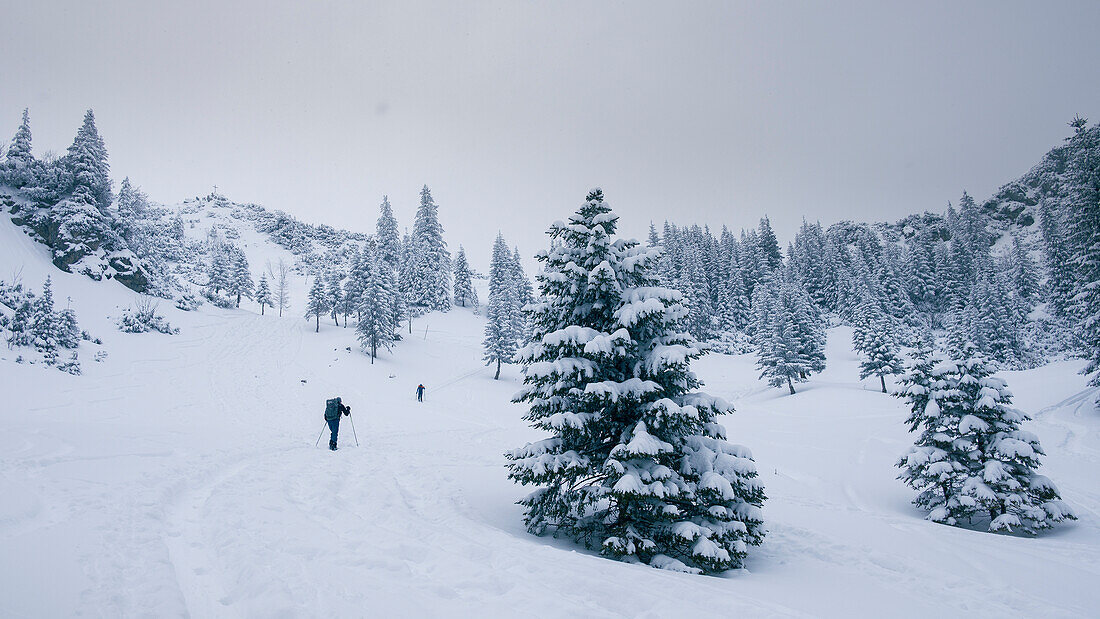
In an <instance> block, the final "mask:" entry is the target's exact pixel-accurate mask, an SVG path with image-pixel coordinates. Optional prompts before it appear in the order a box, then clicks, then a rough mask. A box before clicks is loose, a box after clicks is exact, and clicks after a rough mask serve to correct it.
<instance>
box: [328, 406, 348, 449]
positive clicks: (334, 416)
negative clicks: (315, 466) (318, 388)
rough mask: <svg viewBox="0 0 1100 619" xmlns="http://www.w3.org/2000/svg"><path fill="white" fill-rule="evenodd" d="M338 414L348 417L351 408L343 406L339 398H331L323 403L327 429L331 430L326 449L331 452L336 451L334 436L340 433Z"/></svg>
mask: <svg viewBox="0 0 1100 619" xmlns="http://www.w3.org/2000/svg"><path fill="white" fill-rule="evenodd" d="M340 413H343V414H345V415H350V414H351V407H350V406H344V403H343V402H341V401H340V398H333V399H331V400H328V401H326V402H325V421H326V422H328V429H329V430H332V437H331V438H329V441H328V448H329V449H331V450H332V451H336V434H337V433H338V432H339V431H340Z"/></svg>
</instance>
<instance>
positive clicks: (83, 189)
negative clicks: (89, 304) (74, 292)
mask: <svg viewBox="0 0 1100 619" xmlns="http://www.w3.org/2000/svg"><path fill="white" fill-rule="evenodd" d="M62 161H63V165H64V167H65V169H66V174H67V178H70V179H71V181H70V183H69V186H68V191H67V192H66V193H67V194H68V197H66V198H64V199H62V200H61V201H59V202H57V203H56V204H54V205H53V206H52V207H50V208H49V210H48V211H47V212H46V213H45V216H44V217H43V218H42V219H41V221H42V225H41V229H43V231H45V235H43V236H44V237H45V238H46V241H47V244H48V245H50V246H51V247H53V253H54V264H56V265H57V266H58V267H59V268H61V269H62V270H66V271H67V270H71V267H72V266H73V265H75V264H76V263H78V262H80V260H82V259H83V258H84V257H85V256H88V255H89V254H93V253H95V252H96V251H98V250H99V249H101V248H102V249H106V250H108V251H110V250H114V249H118V248H119V243H118V240H117V239H118V235H117V234H116V233H115V231H114V229H113V228H112V221H111V218H110V215H109V213H108V212H107V207H108V206H109V205H110V203H111V180H110V178H109V177H108V174H109V170H110V166H109V165H108V164H107V148H106V146H104V144H103V139H102V138H100V137H99V132H98V131H97V130H96V126H95V116H94V115H93V114H92V111H91V110H88V112H87V114H85V115H84V124H83V125H82V126H81V127H80V130H79V131H78V132H77V134H76V138H74V139H73V143H72V145H71V146H69V150H68V153H67V154H66V155H65V157H64V159H63V160H62ZM81 272H83V273H85V274H87V275H89V276H92V277H99V276H100V274H99V273H98V272H96V270H94V269H92V268H90V267H89V268H85V269H81Z"/></svg>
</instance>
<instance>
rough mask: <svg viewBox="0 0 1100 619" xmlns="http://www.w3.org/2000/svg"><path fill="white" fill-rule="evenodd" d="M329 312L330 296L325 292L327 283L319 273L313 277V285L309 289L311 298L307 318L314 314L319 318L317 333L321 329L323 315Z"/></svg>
mask: <svg viewBox="0 0 1100 619" xmlns="http://www.w3.org/2000/svg"><path fill="white" fill-rule="evenodd" d="M327 313H328V296H327V295H326V294H325V283H324V281H323V280H322V279H321V276H320V275H319V274H318V275H316V276H314V278H313V286H312V287H311V288H310V289H309V300H308V304H307V305H306V318H309V317H310V316H313V317H314V318H315V319H316V320H317V326H316V328H315V329H314V331H315V332H316V333H320V331H321V316H322V315H323V314H327Z"/></svg>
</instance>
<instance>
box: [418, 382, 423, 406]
mask: <svg viewBox="0 0 1100 619" xmlns="http://www.w3.org/2000/svg"><path fill="white" fill-rule="evenodd" d="M416 401H417V402H423V401H424V385H423V384H420V385H417V386H416Z"/></svg>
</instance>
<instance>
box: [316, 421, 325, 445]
mask: <svg viewBox="0 0 1100 619" xmlns="http://www.w3.org/2000/svg"><path fill="white" fill-rule="evenodd" d="M326 426H328V423H327V422H326V423H325V424H324V425H322V426H321V433H320V434H318V435H317V442H316V443H314V444H313V446H314V447H316V446H318V445H320V444H321V437H322V436H324V434H325V427H326Z"/></svg>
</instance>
